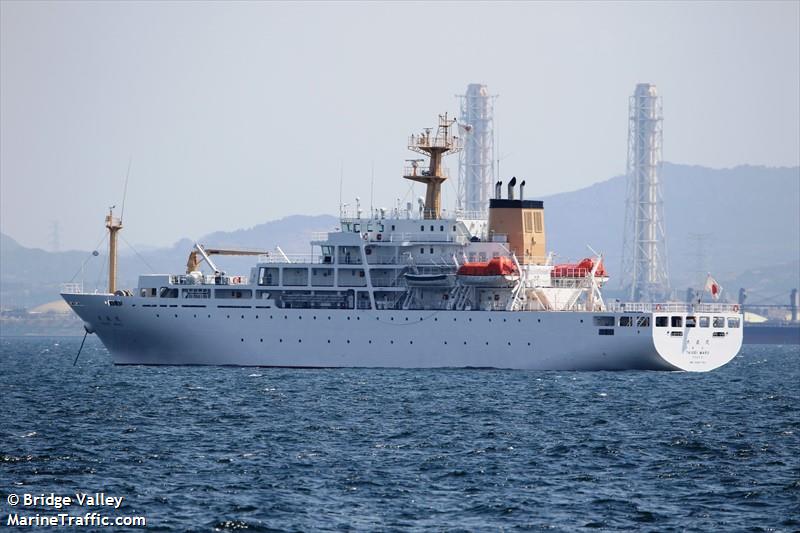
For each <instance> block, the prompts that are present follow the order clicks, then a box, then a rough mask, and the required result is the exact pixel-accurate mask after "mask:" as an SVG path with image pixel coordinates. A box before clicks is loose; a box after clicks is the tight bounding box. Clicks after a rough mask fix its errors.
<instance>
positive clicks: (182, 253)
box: [0, 163, 800, 308]
mask: <svg viewBox="0 0 800 533" xmlns="http://www.w3.org/2000/svg"><path fill="white" fill-rule="evenodd" d="M662 176H663V192H664V211H665V223H666V233H667V247H668V255H669V270H670V277H671V281H672V285H673V287H675V288H676V289H677V290H678V294H679V295H682V294H683V292H685V289H686V287H688V286H689V285H697V284H698V283H700V282H701V281H702V279H703V278H704V275H705V272H706V271H708V272H712V273H713V274H714V276H715V277H716V279H717V280H718V281H719V282H720V283H721V284H722V285H723V287H724V288H725V289H727V291H728V293H729V294H732V293H735V292H737V291H738V289H739V287H740V286H744V287H747V288H749V289H750V292H751V294H750V300H749V301H751V302H754V301H757V300H759V299H763V298H767V297H774V296H775V295H778V296H777V300H776V301H775V303H783V300H787V301H788V291H789V290H790V289H791V288H794V287H798V286H800V167H793V168H767V167H755V166H740V167H736V168H731V169H710V168H705V167H700V166H687V165H676V164H668V163H667V164H664V168H663V173H662ZM527 181H528V182H529V183H531V182H533V183H534V185H533V186H532V187H530V186H529V190H530V189H531V188H535V181H536V178H533V179H531V178H527ZM542 200H544V203H545V225H546V228H547V240H548V243H547V244H548V249H550V250H554V251H556V252H557V253H558V254H559V256H557V260H567V259H575V258H581V257H586V256H588V255H590V252H589V251H588V249H587V248H586V245H587V244H588V245H591V246H592V247H593V248H594V249H596V250H598V251H601V252H602V253H604V254H605V257H606V264H607V268H608V270H609V271H610V274H611V276H612V282H611V285H610V288H612V289H613V288H614V287H616V286H618V283H617V282H616V281H615V280H614V277H615V276H619V270H620V263H621V252H622V238H623V224H624V217H625V178H624V177H623V176H617V177H614V178H611V179H609V180H606V181H603V182H600V183H596V184H594V185H592V186H590V187H586V188H584V189H580V190H577V191H572V192H566V193H561V194H556V195H553V196H548V197H544V198H542ZM337 223H338V220H337V218H336V217H333V216H328V215H321V216H303V215H295V216H290V217H286V218H283V219H280V220H275V221H271V222H265V223H264V224H259V225H257V226H254V227H252V228H248V229H241V230H237V231H230V232H215V233H212V234H209V235H206V236H204V237H202V238H201V239H199V242H202V243H205V244H208V245H216V246H242V247H248V248H260V249H264V250H271V249H273V248H274V247H275V246H276V245H280V246H281V247H282V249H283V250H285V251H286V252H287V253H291V252H308V251H310V249H309V244H308V241H309V240H310V238H311V234H312V233H314V232H319V231H326V230H330V229H332V228H334V227H335V226H336V225H337ZM192 244H193V242H192V241H190V240H188V239H183V240H180V241H178V242H177V243H175V245H173V246H172V247H170V248H161V249H148V251H142V252H141V254H140V255H139V254H126V255H125V256H124V257H122V258H121V261H120V267H119V269H120V270H119V278H120V285H121V286H125V287H133V286H135V285H136V280H137V277H138V275H139V274H140V273H147V272H151V271H155V272H181V271H183V268H184V265H185V263H186V258H187V255H188V253H189V251H190V248H191V246H192ZM123 247H124V245H123ZM101 252H102V254H101V255H100V256H99V257H92V255H91V254H90V253H89V252H76V251H70V252H47V251H44V250H40V249H32V248H25V247H23V246H21V245H20V244H19V243H17V242H16V241H14V239H12V238H11V237H9V236H7V235H3V234H0V306H1V307H3V308H12V307H33V306H36V305H39V304H42V303H46V302H48V301H52V300H54V299H57V298H58V291H59V288H60V284H61V283H62V282H65V281H69V280H70V279H71V278H72V279H73V280H74V281H80V280H81V278H83V279H84V280H85V286H86V287H87V288H89V287H92V288H93V287H95V286H99V287H103V286H105V284H106V281H105V279H106V274H105V271H104V266H105V265H104V264H105V258H104V255H105V252H104V251H101ZM219 262H220V264H222V265H224V268H225V269H226V270H228V271H229V272H241V273H247V272H248V271H249V270H248V269H249V265H251V264H252V260H249V259H246V258H244V259H239V258H221V259H220V260H219ZM82 265H83V272H82V268H81V267H82ZM151 268H152V270H151ZM73 275H74V278H73ZM784 292H785V293H786V294H787V296H786V298H781V297H780V294H782V293H784ZM733 298H735V294H733Z"/></svg>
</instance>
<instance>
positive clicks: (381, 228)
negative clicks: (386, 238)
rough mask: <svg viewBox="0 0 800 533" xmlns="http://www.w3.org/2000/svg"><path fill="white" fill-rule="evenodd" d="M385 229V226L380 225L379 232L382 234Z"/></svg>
mask: <svg viewBox="0 0 800 533" xmlns="http://www.w3.org/2000/svg"><path fill="white" fill-rule="evenodd" d="M384 229H385V228H384V227H383V224H378V231H379V232H380V233H383V231H384Z"/></svg>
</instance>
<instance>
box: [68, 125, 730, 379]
mask: <svg viewBox="0 0 800 533" xmlns="http://www.w3.org/2000/svg"><path fill="white" fill-rule="evenodd" d="M452 130H453V121H451V120H448V118H447V116H446V115H443V116H440V117H439V125H438V127H437V128H435V129H427V130H425V131H424V132H423V133H421V134H419V135H412V136H411V138H410V141H409V148H411V149H412V150H415V151H416V152H419V153H422V154H423V155H424V156H426V159H427V160H411V161H410V162H409V166H407V168H406V169H405V172H404V177H405V178H407V179H410V180H414V181H418V182H422V183H424V184H425V185H426V187H427V189H426V196H425V198H424V199H422V198H420V199H419V203H418V205H417V206H414V205H412V204H411V203H408V204H406V206H405V207H404V208H401V206H400V205H396V206H395V207H394V208H393V209H391V210H387V209H378V210H375V211H374V212H370V213H369V214H367V215H365V214H364V213H363V212H362V210H361V208H360V206H359V205H357V206H356V209H355V210H354V212H352V213H351V212H347V211H346V210H342V213H341V220H340V223H341V225H340V227H338V228H336V230H335V231H331V232H330V233H327V234H323V235H318V236H315V237H314V239H313V240H312V243H311V244H312V247H313V250H314V252H313V254H311V255H310V256H308V257H295V256H292V257H290V256H287V255H286V254H284V253H283V252H282V251H281V250H280V248H278V249H277V250H276V251H250V250H231V249H221V248H211V247H206V246H203V245H200V244H196V245H195V247H194V249H193V250H192V251H191V253H190V255H189V260H188V264H187V268H186V272H185V273H184V274H164V275H143V276H140V278H139V286H138V287H137V288H136V289H134V290H117V289H116V237H117V232H118V231H119V230H120V229H121V228H122V224H121V222H120V221H119V219H117V218H115V217H114V216H113V212H112V213H109V215H108V217H106V227H107V228H108V229H109V248H110V250H109V263H110V264H109V290H108V292H106V293H84V292H81V291H74V290H65V291H64V292H63V293H62V297H63V298H64V299H65V300H66V301H67V303H68V304H69V305H70V306H71V307H72V309H73V310H74V311H75V313H77V314H78V315H79V316H80V317H81V319H82V320H83V321H84V323H85V328H86V331H87V333H95V334H97V336H98V337H99V338H100V339H101V341H102V342H103V344H104V345H105V346H106V347H107V348H108V350H109V351H110V352H111V354H112V356H113V358H114V362H115V363H116V364H147V365H242V366H280V367H398V368H430V367H494V368H513V369H534V370H625V369H647V370H688V371H708V370H712V369H715V368H717V367H720V366H722V365H724V364H726V363H727V362H729V361H730V360H731V359H733V357H735V355H736V354H737V353H738V352H739V349H740V348H741V344H742V316H741V313H740V312H739V309H738V306H735V305H728V304H717V303H708V304H697V305H691V304H675V303H663V304H649V303H627V304H623V303H618V302H615V303H613V304H610V303H608V302H605V301H604V300H603V297H602V293H601V288H602V286H603V284H604V283H605V282H606V281H607V280H608V276H607V275H606V273H605V270H604V268H603V264H602V257H601V256H599V255H597V256H595V257H592V258H589V259H585V260H583V261H581V262H580V263H576V264H568V265H563V264H562V265H554V264H553V261H552V257H553V255H552V254H548V253H547V252H546V247H545V245H546V241H545V225H544V205H543V203H542V202H541V201H534V200H525V199H524V197H523V193H524V184H525V182H524V181H523V182H522V183H521V184H520V185H519V188H518V191H519V199H517V198H516V193H517V187H516V179H512V180H511V181H510V182H509V183H508V185H507V194H506V198H502V197H501V196H502V189H503V187H502V183H501V182H498V183H497V184H496V186H495V198H494V199H492V200H491V201H490V205H489V215H488V220H487V219H485V218H483V219H481V218H478V217H474V216H473V217H470V216H469V215H468V214H466V213H458V212H457V213H452V214H448V213H446V212H443V211H442V209H441V207H440V198H441V194H440V188H441V184H442V182H443V181H445V179H447V176H446V173H445V170H444V169H443V167H442V157H443V156H444V155H446V154H448V153H452V152H454V151H457V150H458V149H459V148H460V146H459V139H458V138H457V137H455V136H454V135H453V133H452ZM215 255H252V256H254V257H256V263H255V266H253V267H252V268H251V270H250V272H249V274H244V275H230V274H228V273H226V272H224V271H223V270H222V268H221V266H218V265H217V264H216V263H215V261H214V259H212V257H213V256H215Z"/></svg>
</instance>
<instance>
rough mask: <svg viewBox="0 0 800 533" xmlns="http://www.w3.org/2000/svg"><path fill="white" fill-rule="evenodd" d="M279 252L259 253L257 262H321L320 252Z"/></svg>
mask: <svg viewBox="0 0 800 533" xmlns="http://www.w3.org/2000/svg"><path fill="white" fill-rule="evenodd" d="M284 255H285V256H286V257H284V256H283V255H281V254H280V253H275V254H269V255H259V256H258V262H259V263H312V264H323V257H324V256H323V255H321V254H284ZM287 259H288V261H287Z"/></svg>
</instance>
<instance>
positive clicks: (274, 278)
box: [258, 267, 278, 285]
mask: <svg viewBox="0 0 800 533" xmlns="http://www.w3.org/2000/svg"><path fill="white" fill-rule="evenodd" d="M258 284H259V285H277V284H278V269H277V268H274V267H271V268H270V267H260V268H259V269H258Z"/></svg>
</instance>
